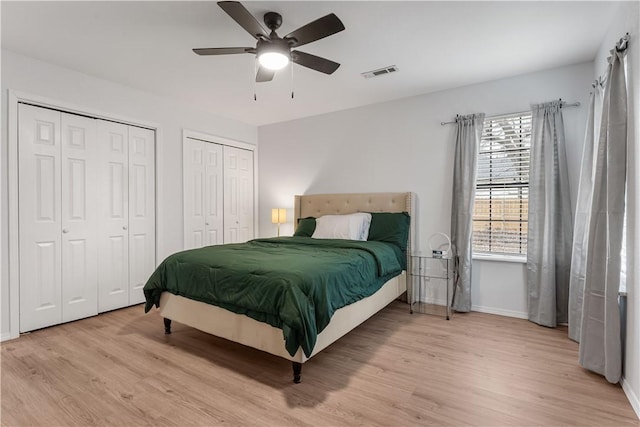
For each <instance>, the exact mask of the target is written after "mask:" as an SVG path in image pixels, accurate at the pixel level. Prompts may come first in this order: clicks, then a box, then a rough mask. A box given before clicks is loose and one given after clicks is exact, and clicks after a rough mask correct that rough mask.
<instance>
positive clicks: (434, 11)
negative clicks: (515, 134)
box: [0, 1, 617, 125]
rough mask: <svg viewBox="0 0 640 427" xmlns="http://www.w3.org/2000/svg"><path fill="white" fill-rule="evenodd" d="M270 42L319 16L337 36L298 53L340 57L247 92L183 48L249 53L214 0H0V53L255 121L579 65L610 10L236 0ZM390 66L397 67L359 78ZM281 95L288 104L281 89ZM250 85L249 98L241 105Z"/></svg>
mask: <svg viewBox="0 0 640 427" xmlns="http://www.w3.org/2000/svg"><path fill="white" fill-rule="evenodd" d="M243 4H244V5H245V6H246V7H247V9H248V10H249V11H250V12H251V13H252V14H254V16H256V17H258V19H259V21H260V22H262V15H263V14H264V13H265V12H268V11H275V12H278V13H280V14H282V16H283V20H284V22H283V24H282V27H281V28H280V29H279V30H278V34H280V35H281V36H283V35H285V34H287V33H289V32H291V31H293V30H294V29H296V28H298V27H300V26H302V25H304V24H306V23H308V22H310V21H313V20H315V19H317V18H319V17H321V16H324V15H326V14H328V13H331V12H333V13H335V14H336V15H338V17H339V18H340V19H341V20H342V22H343V23H344V25H345V27H346V30H345V31H342V32H340V33H338V34H336V35H333V36H331V37H328V38H326V39H323V40H319V41H317V42H314V43H311V44H308V45H305V46H303V47H301V48H300V50H302V51H305V52H308V53H312V54H314V55H318V56H324V57H327V58H329V59H332V60H334V61H336V62H339V63H341V64H342V65H341V67H340V68H339V69H338V70H337V71H336V72H335V73H334V74H333V75H330V76H327V75H324V74H321V73H318V72H315V71H312V70H309V69H307V68H303V67H300V66H298V65H294V68H293V82H292V78H291V73H290V70H289V69H288V68H287V69H286V70H284V72H283V71H281V72H279V74H277V75H276V77H275V79H274V80H273V81H272V82H269V83H260V84H257V85H255V84H254V82H253V81H254V78H253V73H254V56H253V55H249V54H245V55H229V56H209V57H202V56H197V55H195V54H194V53H193V52H192V51H191V48H195V47H227V46H254V45H255V40H254V39H253V38H252V37H251V36H249V35H248V34H247V33H246V32H245V31H244V30H243V29H242V28H241V27H240V26H239V25H237V24H236V23H235V22H234V21H233V20H232V19H231V18H230V17H229V16H228V15H226V13H224V11H222V9H220V8H219V7H218V5H217V4H216V3H215V2H214V1H211V2H209V1H198V2H190V1H177V2H168V1H141V2H127V1H120V2H117V1H106V2H94V1H87V2H85V1H73V2H58V1H45V2H23V1H21V2H10V1H2V2H1V3H0V5H1V8H2V10H1V13H2V47H3V48H4V49H9V50H11V51H14V52H16V53H20V54H23V55H27V56H31V57H34V58H37V59H41V60H43V61H47V62H51V63H54V64H57V65H61V66H63V67H67V68H71V69H74V70H77V71H80V72H83V73H85V74H89V75H93V76H97V77H100V78H103V79H107V80H111V81H114V82H118V83H121V84H124V85H127V86H130V87H134V88H138V89H141V90H144V91H148V92H152V93H155V94H161V95H165V96H168V97H171V98H173V99H179V100H181V102H186V103H189V104H191V105H193V106H196V107H199V108H201V109H204V110H206V111H209V112H211V113H213V114H217V115H220V116H225V117H229V118H233V119H237V120H240V121H242V122H245V123H250V124H254V125H263V124H268V123H274V122H279V121H286V120H291V119H296V118H301V117H306V116H312V115H317V114H323V113H327V112H331V111H337V110H343V109H347V108H353V107H357V106H361V105H366V104H372V103H378V102H384V101H389V100H393V99H398V98H404V97H408V96H414V95H419V94H423V93H428V92H434V91H439V90H443V89H448V88H452V87H459V86H464V85H468V84H473V83H477V82H482V81H488V80H494V79H499V78H503V77H508V76H513V75H518V74H523V73H528V72H533V71H538V70H543V69H548V68H554V67H559V66H563V65H569V64H575V63H579V62H584V61H589V60H592V59H593V58H594V57H595V54H596V51H597V49H598V47H599V45H600V43H601V41H602V39H603V37H604V29H605V28H607V27H608V23H609V22H610V20H611V18H612V16H613V14H614V12H615V10H616V8H617V4H616V3H615V2H609V1H604V2H592V1H587V2H578V1H569V2H554V1H545V2H542V1H541V2H537V1H536V2H519V1H513V2H475V1H473V2H428V1H427V2H421V1H409V2H398V1H376V2H363V1H340V2H324V1H297V2H294V1H290V2H244V3H243ZM388 65H396V66H397V67H398V68H399V70H400V71H399V72H398V73H394V74H392V75H387V76H383V77H379V78H375V79H368V80H367V79H364V78H363V77H362V76H360V73H361V72H364V71H369V70H372V69H376V68H381V67H384V66H388ZM292 86H293V88H294V91H295V98H294V99H293V100H292V99H291V88H292ZM254 90H255V91H256V93H257V97H258V100H257V101H254V99H253V94H254Z"/></svg>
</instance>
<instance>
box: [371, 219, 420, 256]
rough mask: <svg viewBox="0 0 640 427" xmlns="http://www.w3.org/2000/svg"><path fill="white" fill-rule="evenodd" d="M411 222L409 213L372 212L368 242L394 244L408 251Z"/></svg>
mask: <svg viewBox="0 0 640 427" xmlns="http://www.w3.org/2000/svg"><path fill="white" fill-rule="evenodd" d="M410 221H411V218H410V217H409V214H408V213H407V212H398V213H395V212H372V213H371V226H370V228H369V237H368V240H377V241H379V242H388V243H393V244H395V245H397V246H399V247H400V249H402V250H403V251H406V250H407V239H408V238H409V223H410Z"/></svg>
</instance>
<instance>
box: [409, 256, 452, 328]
mask: <svg viewBox="0 0 640 427" xmlns="http://www.w3.org/2000/svg"><path fill="white" fill-rule="evenodd" d="M409 277H410V281H409V282H410V286H411V290H412V292H411V301H410V304H409V306H410V312H411V313H412V314H413V312H414V311H415V312H418V313H425V314H440V315H444V316H445V317H446V318H447V320H449V319H450V318H451V305H452V302H453V301H452V296H453V260H452V259H451V258H449V257H438V256H433V255H431V254H429V255H421V254H414V255H411V266H410V268H409ZM442 312H444V313H442Z"/></svg>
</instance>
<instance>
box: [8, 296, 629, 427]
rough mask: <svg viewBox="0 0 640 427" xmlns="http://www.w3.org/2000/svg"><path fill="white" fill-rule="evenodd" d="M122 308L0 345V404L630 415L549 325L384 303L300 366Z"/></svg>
mask: <svg viewBox="0 0 640 427" xmlns="http://www.w3.org/2000/svg"><path fill="white" fill-rule="evenodd" d="M173 329H174V333H173V334H172V335H170V336H165V335H164V334H163V326H162V319H161V318H160V317H159V316H158V315H157V314H155V313H150V314H147V315H145V314H143V309H142V306H136V307H131V308H127V309H123V310H118V311H114V312H111V313H106V314H101V315H99V316H97V317H93V318H90V319H85V320H81V321H78V322H73V323H69V324H66V325H60V326H56V327H52V328H48V329H43V330H40V331H36V332H33V333H31V334H27V335H23V336H22V337H21V338H19V339H18V340H13V341H8V342H5V343H3V344H2V346H1V347H2V365H1V367H2V372H1V382H2V390H1V391H2V395H1V399H2V413H1V422H2V425H6V426H25V425H41V426H54V425H61V426H62V425H64V426H67V425H131V426H132V425H180V426H187V425H219V424H225V425H274V426H275V425H277V426H284V425H314V426H322V425H332V426H343V425H393V426H400V425H483V426H487V425H500V426H504V425H519V426H522V425H526V426H530V425H584V426H620V425H639V424H640V423H639V422H638V419H637V418H636V416H635V414H634V412H633V410H632V409H631V406H630V405H629V403H628V402H627V400H626V398H625V396H624V393H623V392H622V389H621V388H620V387H619V386H614V385H610V384H609V383H607V382H606V381H605V380H604V379H603V378H601V377H599V376H597V375H595V374H591V373H589V372H587V371H585V370H583V369H582V368H580V367H579V366H578V363H577V358H578V356H577V351H578V347H577V345H576V344H575V343H573V342H571V341H570V340H569V339H567V338H566V331H565V330H562V329H555V330H554V329H547V328H543V327H540V326H536V325H534V324H532V323H529V322H527V321H525V320H519V319H510V318H505V317H500V316H493V315H488V314H480V313H469V314H456V315H454V316H453V319H452V320H450V321H446V320H444V319H443V318H441V317H435V316H429V315H423V314H413V315H410V314H408V313H407V306H406V305H404V304H402V303H399V302H394V303H392V304H391V305H390V306H389V307H387V308H386V309H384V310H383V311H382V312H380V313H378V314H377V315H376V316H374V317H373V318H372V319H370V320H368V321H367V322H365V323H364V324H363V325H361V326H360V327H358V328H357V329H356V330H354V331H352V332H351V333H349V334H348V335H347V336H345V337H344V338H342V339H341V340H339V341H338V342H336V343H335V344H333V345H332V346H330V347H329V348H327V349H326V350H324V351H323V352H321V353H320V354H319V355H317V356H315V357H314V358H313V359H311V360H310V361H309V362H307V363H305V364H304V365H303V369H302V383H301V384H297V385H296V384H293V383H292V381H291V379H292V373H291V364H290V362H288V361H285V360H284V359H280V358H278V357H275V356H271V355H268V354H266V353H262V352H260V351H257V350H253V349H250V348H246V347H243V346H241V345H238V344H235V343H231V342H228V341H225V340H222V339H218V338H215V337H213V336H210V335H207V334H205V333H202V332H199V331H197V330H195V329H192V328H189V327H186V326H183V325H180V324H176V323H175V322H174V327H173Z"/></svg>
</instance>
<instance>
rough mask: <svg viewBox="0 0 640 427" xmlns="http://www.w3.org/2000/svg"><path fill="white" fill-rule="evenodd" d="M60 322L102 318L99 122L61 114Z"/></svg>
mask: <svg viewBox="0 0 640 427" xmlns="http://www.w3.org/2000/svg"><path fill="white" fill-rule="evenodd" d="M61 129H62V164H61V167H62V303H63V307H62V321H63V322H70V321H72V320H77V319H82V318H85V317H89V316H93V315H96V314H98V231H97V229H98V221H97V220H98V209H97V206H96V205H97V203H96V199H97V197H98V195H97V194H95V191H94V186H95V185H96V183H97V181H98V170H97V154H98V153H97V147H96V145H97V139H96V137H97V132H96V119H91V118H87V117H83V116H78V115H74V114H65V113H62V126H61Z"/></svg>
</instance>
